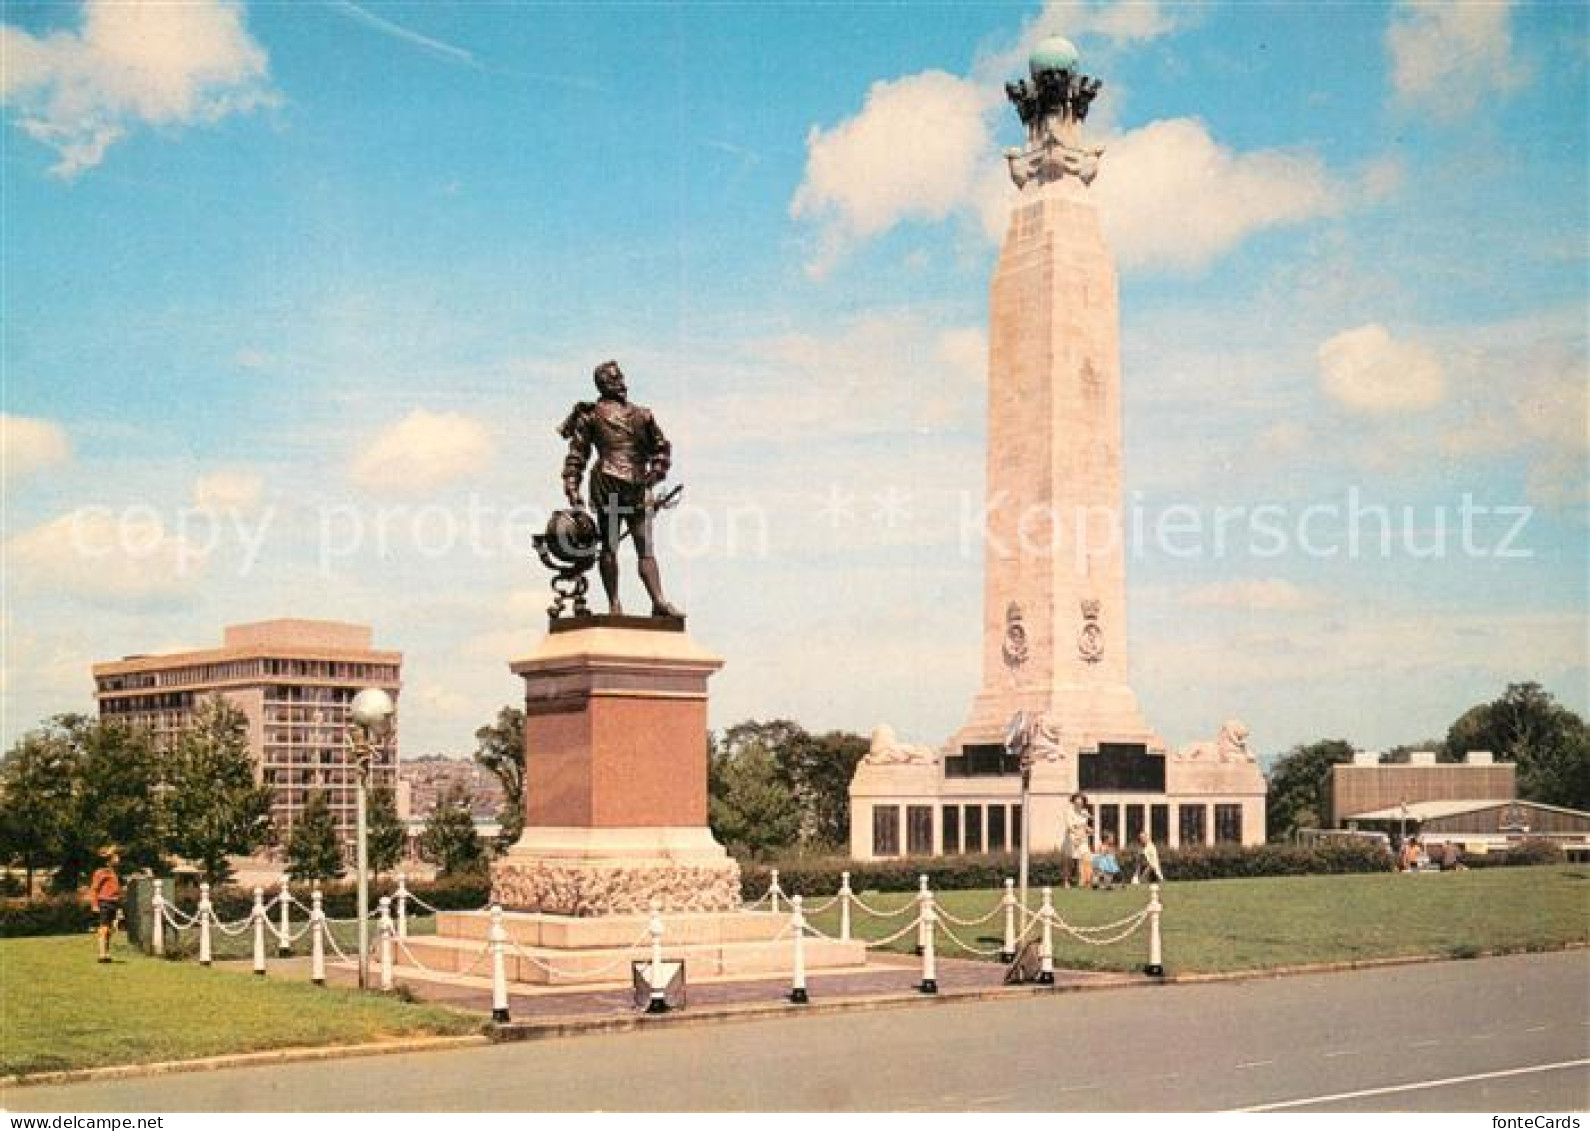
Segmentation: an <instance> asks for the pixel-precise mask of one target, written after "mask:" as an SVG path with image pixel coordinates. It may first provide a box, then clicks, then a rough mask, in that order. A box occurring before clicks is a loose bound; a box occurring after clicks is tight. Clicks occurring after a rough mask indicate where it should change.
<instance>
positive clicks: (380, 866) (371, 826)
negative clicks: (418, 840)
mask: <svg viewBox="0 0 1590 1131" xmlns="http://www.w3.org/2000/svg"><path fill="white" fill-rule="evenodd" d="M364 821H365V851H366V853H367V858H368V859H369V861H370V870H371V871H372V872H374V873H375V874H376V875H377V876H379V875H380V874H381V873H382V872H390V871H391V870H392V869H393V868H396V867H397V866H398V862H399V861H400V860H402V859H403V848H404V846H405V845H406V844H407V843H408V829H406V828H405V827H404V826H403V822H402V820H401V819H399V817H398V811H397V795H396V794H395V793H394V792H393V791H392V790H390V789H384V788H383V789H372V790H371V791H370V796H369V798H368V804H367V807H366V809H365V813H364Z"/></svg>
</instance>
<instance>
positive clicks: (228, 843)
mask: <svg viewBox="0 0 1590 1131" xmlns="http://www.w3.org/2000/svg"><path fill="white" fill-rule="evenodd" d="M165 784H166V787H167V788H166V791H165V796H164V810H165V813H164V816H165V822H164V823H165V828H166V844H167V846H168V847H169V848H170V850H171V851H172V852H174V853H176V854H177V855H179V856H184V857H186V858H187V859H189V860H191V861H192V862H194V863H195V864H197V865H198V866H199V870H200V872H201V873H202V874H203V876H204V878H205V879H206V880H207V881H209V882H210V883H212V884H221V883H224V882H226V880H228V879H229V878H230V877H231V875H232V866H231V864H230V862H229V861H228V860H227V857H229V856H242V855H246V854H248V853H250V852H253V851H254V850H255V849H256V848H258V847H259V846H260V845H261V844H263V843H264V842H265V839H266V837H267V836H268V834H269V831H270V812H271V789H270V787H269V786H267V785H261V784H258V783H257V782H255V780H254V763H253V759H252V758H251V757H250V755H249V749H248V716H247V715H245V714H244V713H243V712H242V711H241V710H239V709H238V708H237V707H235V706H234V705H233V704H231V703H229V702H227V700H225V699H223V698H222V697H221V696H219V695H213V696H210V697H209V698H207V699H205V700H204V701H203V702H201V703H200V704H199V706H198V708H197V709H196V710H195V711H194V713H193V720H192V722H191V723H190V724H189V725H188V726H187V727H186V728H185V729H184V730H183V732H182V733H181V734H180V735H179V736H178V738H177V744H176V748H175V749H174V750H172V752H171V753H170V755H169V756H168V757H167V758H166V765H165Z"/></svg>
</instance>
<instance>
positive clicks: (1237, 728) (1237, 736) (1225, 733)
mask: <svg viewBox="0 0 1590 1131" xmlns="http://www.w3.org/2000/svg"><path fill="white" fill-rule="evenodd" d="M1179 757H1181V758H1183V759H1185V760H1187V761H1189V762H1200V761H1210V762H1253V761H1257V759H1256V758H1254V756H1253V751H1251V750H1249V749H1248V727H1247V724H1246V723H1244V722H1243V721H1242V720H1240V719H1227V720H1226V721H1225V723H1224V724H1223V725H1222V726H1221V727H1220V734H1219V736H1218V737H1217V738H1216V739H1215V740H1214V741H1213V742H1195V743H1193V744H1192V745H1191V746H1186V747H1183V748H1182V750H1181V752H1180V754H1179Z"/></svg>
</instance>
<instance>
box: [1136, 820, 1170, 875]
mask: <svg viewBox="0 0 1590 1131" xmlns="http://www.w3.org/2000/svg"><path fill="white" fill-rule="evenodd" d="M1144 880H1147V881H1148V882H1149V883H1151V884H1162V883H1164V882H1165V873H1164V871H1163V870H1162V869H1161V868H1160V866H1159V849H1157V848H1155V847H1154V841H1153V838H1152V837H1150V836H1149V835H1148V833H1147V831H1146V830H1145V831H1144V832H1140V833H1138V834H1137V868H1136V869H1135V870H1134V871H1133V872H1132V882H1133V883H1134V884H1140V883H1142V882H1143V881H1144Z"/></svg>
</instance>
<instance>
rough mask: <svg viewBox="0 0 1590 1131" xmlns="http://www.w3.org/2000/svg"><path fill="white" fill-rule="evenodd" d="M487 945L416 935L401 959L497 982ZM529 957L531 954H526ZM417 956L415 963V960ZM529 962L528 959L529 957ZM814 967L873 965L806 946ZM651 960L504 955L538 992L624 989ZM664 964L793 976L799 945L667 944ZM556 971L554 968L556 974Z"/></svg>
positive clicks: (835, 949) (633, 951)
mask: <svg viewBox="0 0 1590 1131" xmlns="http://www.w3.org/2000/svg"><path fill="white" fill-rule="evenodd" d="M484 946H485V942H484V940H482V939H477V938H456V937H454V938H447V937H441V936H423V937H422V936H416V937H412V938H409V939H407V940H405V947H406V949H407V953H406V954H405V952H404V950H402V949H400V950H399V951H398V953H397V960H398V962H399V963H400V964H402V965H409V964H410V963H411V961H413V960H417V961H418V962H419V963H420V964H422V965H423V966H424V967H426V968H427V969H430V970H433V971H436V972H438V973H444V974H456V973H464V972H468V973H470V974H472V975H474V976H477V977H485V978H489V977H491V957H490V955H484V956H483V955H482V950H483V948H484ZM521 951H522V952H523V953H521ZM410 956H412V959H411V957H410ZM527 956H528V957H527ZM805 957H806V968H807V969H808V970H814V971H815V970H830V969H835V968H839V967H849V968H859V967H862V966H865V964H866V961H867V947H866V944H865V943H864V942H862V941H861V940H859V939H853V940H851V941H850V942H840V941H838V940H837V939H816V938H808V939H807V940H806V956H805ZM650 958H651V948H650V945H649V944H643V945H640V946H637V947H633V948H631V947H627V946H614V947H582V948H578V949H566V950H560V949H557V948H552V947H542V946H526V945H524V944H520V946H519V947H518V948H517V949H515V948H514V947H509V948H508V951H507V953H506V954H505V955H504V956H503V960H504V965H505V967H506V972H507V975H508V980H509V981H511V982H524V983H528V984H530V985H537V986H575V985H593V984H596V983H605V982H617V983H624V982H628V981H629V979H630V964H631V963H632V962H645V961H649V960H650ZM663 959H664V961H669V962H677V961H683V962H684V964H685V976H686V978H687V979H688V980H693V981H702V980H705V979H709V978H727V977H738V976H740V975H745V974H763V975H774V974H786V975H788V974H792V973H793V971H794V963H795V950H794V946H793V944H792V943H791V941H790V940H789V939H787V938H786V939H779V940H778V941H776V942H775V941H772V940H771V939H767V940H762V941H751V942H678V941H676V942H672V943H669V942H666V941H665V942H664V944H663ZM549 967H550V969H549Z"/></svg>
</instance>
